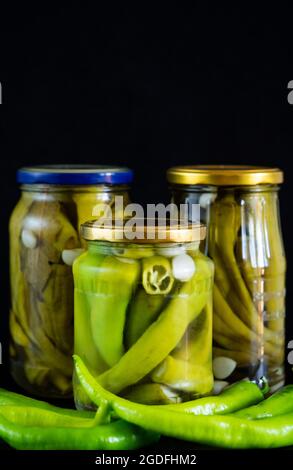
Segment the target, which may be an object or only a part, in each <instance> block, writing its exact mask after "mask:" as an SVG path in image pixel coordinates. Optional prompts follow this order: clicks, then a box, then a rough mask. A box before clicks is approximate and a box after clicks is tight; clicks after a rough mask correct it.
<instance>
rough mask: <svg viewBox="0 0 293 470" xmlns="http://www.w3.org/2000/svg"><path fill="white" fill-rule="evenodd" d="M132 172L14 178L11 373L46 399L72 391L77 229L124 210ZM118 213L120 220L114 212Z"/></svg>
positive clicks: (80, 168)
mask: <svg viewBox="0 0 293 470" xmlns="http://www.w3.org/2000/svg"><path fill="white" fill-rule="evenodd" d="M132 180H133V172H132V170H130V169H128V168H124V167H106V166H87V165H71V166H65V165H48V166H38V167H27V168H22V169H20V170H19V171H18V173H17V181H18V183H20V185H21V197H20V200H19V201H18V203H17V205H16V207H15V209H14V211H13V213H12V215H11V219H10V226H9V229H10V279H11V310H10V332H11V346H10V356H11V368H12V374H13V377H14V379H15V380H16V382H17V383H18V384H19V385H20V386H22V387H23V388H24V389H26V390H27V391H29V392H30V393H33V394H35V395H39V396H43V397H56V398H59V397H67V396H70V395H71V393H72V358H71V356H72V351H73V277H72V264H73V261H74V259H75V258H76V257H77V256H79V255H80V254H81V252H82V251H83V248H84V247H83V242H82V240H81V238H80V235H79V228H80V225H81V224H82V223H84V222H85V221H87V220H91V219H93V218H94V219H96V218H97V211H98V212H99V211H100V210H101V208H102V207H104V206H105V205H107V207H109V206H110V207H111V208H112V207H114V203H115V196H120V197H119V204H120V207H122V210H123V207H125V205H127V204H129V202H130V198H129V189H130V184H131V182H132ZM116 215H117V214H116Z"/></svg>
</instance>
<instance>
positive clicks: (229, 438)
mask: <svg viewBox="0 0 293 470" xmlns="http://www.w3.org/2000/svg"><path fill="white" fill-rule="evenodd" d="M74 360H75V367H76V373H77V375H78V377H79V380H80V381H81V383H82V385H83V387H84V388H85V390H86V392H87V393H88V394H89V397H90V398H91V400H92V401H93V402H94V403H96V405H99V404H100V403H101V402H102V401H107V402H108V403H109V405H110V406H111V408H112V409H113V411H114V412H115V413H116V415H117V416H119V417H120V418H121V419H124V420H126V421H128V422H130V423H133V424H136V425H138V426H142V427H144V428H145V429H148V430H150V431H155V432H159V433H161V434H163V435H166V436H170V437H175V438H177V439H178V438H179V439H184V440H187V441H192V442H198V443H201V444H208V445H212V446H218V447H228V448H235V449H237V448H238V449H247V448H269V447H285V446H290V445H292V444H293V413H290V414H287V415H284V416H277V417H274V418H268V419H261V420H256V421H252V420H248V419H240V418H236V417H234V416H232V415H230V416H193V415H191V414H188V413H177V412H176V411H174V410H168V409H162V407H155V406H147V405H141V404H138V403H133V402H130V401H128V400H125V399H124V398H120V397H118V396H116V395H113V394H112V393H111V392H108V391H107V390H105V389H104V388H103V387H102V386H101V385H100V384H99V383H98V382H97V381H96V380H95V379H94V377H93V376H92V375H91V374H90V372H89V371H88V370H87V368H86V367H85V365H84V364H83V362H82V360H81V359H80V358H78V357H76V356H74Z"/></svg>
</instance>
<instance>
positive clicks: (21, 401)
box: [0, 388, 95, 418]
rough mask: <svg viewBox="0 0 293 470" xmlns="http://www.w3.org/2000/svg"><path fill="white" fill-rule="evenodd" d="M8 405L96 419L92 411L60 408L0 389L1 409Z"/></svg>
mask: <svg viewBox="0 0 293 470" xmlns="http://www.w3.org/2000/svg"><path fill="white" fill-rule="evenodd" d="M6 405H12V406H23V407H25V406H27V407H31V408H32V407H34V408H37V409H42V410H47V411H52V412H58V413H59V415H63V416H69V417H75V418H76V417H78V418H94V416H95V413H94V412H92V411H85V410H82V411H76V410H71V409H67V408H58V407H57V406H54V405H50V404H49V403H47V402H45V401H41V400H35V399H34V398H29V397H26V396H25V395H20V394H18V393H15V392H10V391H8V390H5V389H4V388H0V407H1V406H6Z"/></svg>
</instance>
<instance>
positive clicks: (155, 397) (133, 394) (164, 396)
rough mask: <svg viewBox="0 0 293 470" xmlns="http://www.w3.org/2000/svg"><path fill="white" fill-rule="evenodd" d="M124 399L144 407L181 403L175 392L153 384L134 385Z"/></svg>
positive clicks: (164, 386)
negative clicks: (142, 404) (141, 404)
mask: <svg viewBox="0 0 293 470" xmlns="http://www.w3.org/2000/svg"><path fill="white" fill-rule="evenodd" d="M124 398H126V399H127V400H130V401H135V402H136V403H144V404H145V405H164V406H165V405H166V404H168V403H178V402H180V401H181V399H180V397H179V395H178V393H177V392H176V390H172V389H171V388H169V387H167V386H166V385H161V384H154V383H148V384H140V385H135V386H134V387H131V389H130V390H129V391H128V392H127V393H125V395H124Z"/></svg>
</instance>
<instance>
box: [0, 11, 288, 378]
mask: <svg viewBox="0 0 293 470" xmlns="http://www.w3.org/2000/svg"><path fill="white" fill-rule="evenodd" d="M94 3H95V4H96V5H102V4H104V2H92V5H94ZM136 3H137V4H139V6H136V7H134V5H133V4H131V3H127V2H123V3H122V2H116V3H115V2H113V3H112V2H105V4H106V6H105V5H104V6H103V7H102V6H100V7H99V6H98V7H96V8H93V6H92V7H86V6H82V7H81V6H79V7H75V6H71V7H66V8H65V7H61V6H59V7H57V8H56V9H53V8H50V7H48V8H47V10H46V9H43V10H42V11H40V10H38V9H32V8H31V7H29V6H28V5H27V4H26V5H25V6H23V7H17V8H16V6H15V7H14V8H13V10H12V11H6V12H3V11H1V32H0V82H1V83H2V91H3V104H2V105H0V158H1V161H0V165H1V171H0V180H1V181H0V211H1V226H0V241H1V244H0V257H1V264H0V266H1V274H0V279H1V281H0V294H1V300H0V302H1V311H0V322H1V324H0V328H1V329H0V341H1V343H2V347H3V363H4V365H3V366H0V367H1V369H0V374H1V375H0V380H1V383H0V385H3V383H5V381H7V380H8V379H7V376H6V379H5V380H4V378H3V374H5V371H6V369H5V365H7V361H8V357H7V356H8V354H7V353H8V350H7V343H6V339H7V317H8V305H9V282H8V249H9V248H8V236H7V224H8V219H9V214H10V213H11V211H12V209H13V207H14V205H15V203H16V201H17V197H18V190H17V185H16V183H15V171H16V169H17V168H18V167H20V166H22V165H27V164H34V163H41V164H45V163H70V162H71V163H79V162H81V163H97V164H103V163H105V164H123V165H127V166H130V167H132V168H133V169H134V170H135V175H136V179H135V184H134V188H133V199H134V200H136V201H138V202H143V203H147V202H159V201H163V202H164V201H167V200H168V197H169V194H168V188H167V184H166V182H165V171H166V169H167V168H168V167H170V166H172V165H176V164H192V163H193V164H198V163H234V164H262V165H272V166H279V167H281V168H282V169H283V170H284V171H285V178H286V182H285V184H284V185H283V187H282V190H281V208H282V211H281V214H282V225H283V232H284V238H285V246H286V252H287V258H288V265H289V269H288V283H287V287H288V319H287V336H288V340H289V339H293V318H292V316H291V315H290V311H291V307H292V294H291V292H290V278H291V269H290V266H291V265H292V262H293V261H292V256H293V253H292V243H291V240H292V231H291V223H290V222H291V221H290V219H291V200H292V197H291V194H292V184H293V178H292V175H291V171H290V164H291V159H292V154H293V152H292V150H293V139H292V135H293V106H292V105H290V104H289V103H288V101H287V95H288V89H287V84H288V82H289V81H290V80H293V62H292V47H293V46H292V44H293V42H292V24H291V18H292V11H291V10H288V9H287V8H285V7H282V6H279V8H278V11H276V9H274V10H273V9H272V10H269V7H268V6H267V7H266V9H265V10H261V11H256V7H254V9H253V10H251V11H249V10H248V9H246V10H243V9H242V8H241V7H238V8H237V9H234V10H233V9H232V10H231V9H229V10H228V9H227V10H226V11H225V9H224V7H223V5H222V4H220V5H218V6H214V7H213V8H210V9H209V10H208V9H205V8H204V7H201V8H199V7H198V6H195V5H196V4H195V2H178V3H175V2H174V3H171V4H170V3H168V4H166V5H165V6H164V3H163V2H154V3H152V2H147V3H145V2H136ZM202 3H203V2H202ZM290 317H291V318H290Z"/></svg>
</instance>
